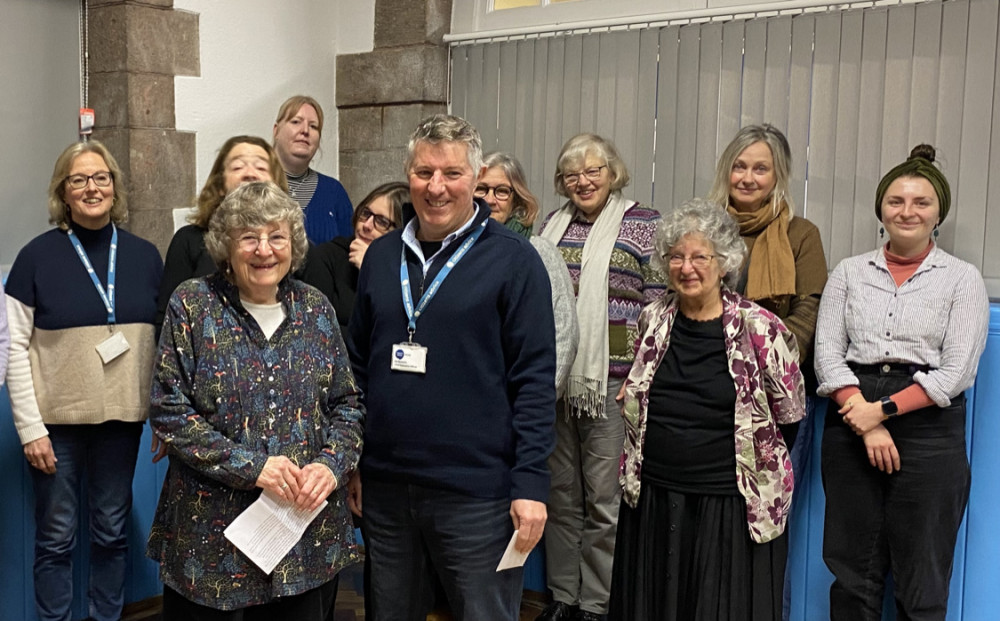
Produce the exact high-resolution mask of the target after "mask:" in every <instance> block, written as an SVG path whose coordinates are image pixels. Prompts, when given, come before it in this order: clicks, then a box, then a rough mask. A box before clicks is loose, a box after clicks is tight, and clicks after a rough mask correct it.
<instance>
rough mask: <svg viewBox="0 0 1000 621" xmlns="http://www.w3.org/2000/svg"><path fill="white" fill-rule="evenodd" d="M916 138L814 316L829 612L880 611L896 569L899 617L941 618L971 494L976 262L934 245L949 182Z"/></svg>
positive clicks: (875, 614) (983, 305)
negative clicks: (822, 413)
mask: <svg viewBox="0 0 1000 621" xmlns="http://www.w3.org/2000/svg"><path fill="white" fill-rule="evenodd" d="M934 156H935V150H934V147H932V146H929V145H918V146H917V147H915V148H914V149H913V151H912V152H911V153H910V157H909V159H907V160H906V161H905V162H903V163H902V164H900V165H898V166H896V167H895V168H893V169H892V170H890V171H889V172H888V173H887V174H886V175H885V177H883V178H882V181H881V182H880V183H879V185H878V189H877V191H876V196H875V215H876V216H877V217H878V219H879V221H880V222H881V231H880V235H883V236H885V235H887V236H888V242H887V243H886V244H885V245H884V246H883V247H881V248H879V249H877V250H875V251H873V252H868V253H865V254H862V255H859V256H856V257H851V258H849V259H845V260H844V261H841V262H840V264H839V265H837V267H836V269H834V271H833V273H832V274H831V275H830V279H829V281H828V282H827V285H826V288H825V289H824V290H823V297H822V301H821V302H820V308H819V319H818V321H817V324H816V375H817V377H818V379H819V381H820V386H819V390H818V393H819V394H820V395H829V396H830V399H831V400H830V407H829V410H828V412H827V417H826V429H825V431H824V435H823V455H822V468H823V483H824V488H825V491H826V522H825V527H824V543H823V559H824V560H825V561H826V564H827V567H829V568H830V571H831V572H833V575H834V578H835V581H834V583H833V586H832V587H831V588H830V619H831V621H840V620H847V619H850V620H854V619H878V618H881V613H882V597H883V590H884V582H885V575H886V573H888V572H889V571H890V570H891V571H892V577H893V582H894V583H895V602H896V608H897V617H898V618H900V619H928V620H930V619H940V620H942V621H943V619H944V618H945V614H946V612H947V608H948V583H949V580H950V577H951V569H952V558H953V556H954V552H955V540H956V537H957V535H958V528H959V525H960V524H961V521H962V514H963V513H964V511H965V506H966V503H967V502H968V498H969V480H970V478H969V462H968V459H967V457H966V451H965V395H964V392H965V390H966V389H967V388H969V387H970V386H971V385H972V383H973V380H974V379H975V376H976V367H977V365H978V363H979V356H980V354H981V353H982V351H983V347H984V345H985V342H986V329H987V323H988V320H989V300H988V299H987V295H986V286H985V285H984V283H983V279H982V276H981V275H980V274H979V272H978V271H977V270H976V268H975V267H973V266H972V265H970V264H969V263H966V262H965V261H961V260H959V259H957V258H955V257H953V256H951V255H950V254H948V253H947V252H945V251H944V250H942V249H941V248H940V247H938V245H937V243H936V242H935V241H934V238H935V232H936V231H937V227H938V225H939V224H941V222H943V221H944V219H945V217H946V216H947V215H948V210H949V208H950V207H951V190H950V188H949V187H948V180H947V179H945V177H944V175H943V174H942V173H941V171H940V170H939V169H938V168H937V166H935V165H934Z"/></svg>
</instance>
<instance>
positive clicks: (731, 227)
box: [653, 198, 747, 287]
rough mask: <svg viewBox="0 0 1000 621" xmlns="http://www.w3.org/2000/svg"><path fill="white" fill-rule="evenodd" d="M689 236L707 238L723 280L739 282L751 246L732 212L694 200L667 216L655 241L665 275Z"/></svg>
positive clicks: (659, 228)
mask: <svg viewBox="0 0 1000 621" xmlns="http://www.w3.org/2000/svg"><path fill="white" fill-rule="evenodd" d="M686 235H694V236H697V237H701V238H704V239H705V241H707V242H708V243H710V244H711V245H712V252H714V253H715V258H716V259H717V260H718V262H719V269H720V270H722V273H723V280H724V281H725V283H726V284H727V285H729V287H734V286H735V285H736V283H737V282H739V278H740V266H742V265H743V259H744V258H745V257H746V254H747V246H746V244H745V243H744V242H743V238H742V237H740V225H739V224H737V223H736V220H734V219H733V217H732V216H730V215H729V212H727V211H726V210H725V209H724V208H723V207H722V206H721V205H719V204H718V203H716V202H714V201H711V200H708V199H705V198H693V199H691V200H689V201H687V202H686V203H684V204H682V205H681V206H680V207H678V208H677V209H675V210H673V211H672V212H670V213H668V214H667V215H665V216H664V217H663V220H661V221H660V225H659V226H658V227H657V229H656V237H655V238H654V239H653V247H654V248H656V257H658V259H659V261H660V262H661V266H660V267H661V268H662V269H663V270H664V271H665V272H666V267H667V265H666V260H667V258H668V257H669V256H670V253H671V251H672V250H673V248H674V246H676V245H677V244H678V243H680V241H681V239H682V238H684V236H686Z"/></svg>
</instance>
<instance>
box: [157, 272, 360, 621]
mask: <svg viewBox="0 0 1000 621" xmlns="http://www.w3.org/2000/svg"><path fill="white" fill-rule="evenodd" d="M278 300H279V301H280V302H281V303H282V305H283V306H284V308H285V311H286V313H287V316H286V317H285V320H284V321H283V322H282V323H281V325H280V326H279V327H278V329H277V331H275V333H274V334H273V335H271V338H270V339H268V338H265V336H264V333H263V332H262V331H261V329H260V327H259V326H258V325H257V322H256V321H255V320H254V318H253V317H252V316H251V315H250V314H249V312H247V310H246V309H245V308H244V307H243V305H242V304H241V303H240V301H239V293H238V292H237V290H236V287H235V286H233V285H232V284H231V283H229V282H228V281H227V280H226V279H225V278H224V277H222V276H221V275H219V274H213V275H211V276H208V277H206V278H199V279H196V280H189V281H187V282H185V283H183V284H181V285H180V286H179V287H178V288H177V290H176V291H175V292H174V294H173V296H172V297H171V298H170V303H169V305H168V307H167V314H166V319H165V321H164V326H163V334H162V336H161V338H160V351H159V356H158V359H157V361H156V362H157V364H156V369H155V371H154V375H153V387H152V394H151V401H152V408H151V414H150V421H151V424H152V426H153V430H154V432H155V433H156V434H157V436H159V438H160V439H161V440H162V441H163V442H165V443H166V445H167V454H168V455H169V457H170V467H169V469H168V471H167V476H166V479H165V480H164V482H163V490H162V491H161V493H160V502H159V505H158V506H157V508H156V514H155V516H154V518H153V526H152V530H151V532H150V535H149V543H148V546H147V548H146V554H147V555H148V556H149V557H150V558H152V559H153V560H155V561H157V562H158V563H159V564H160V579H161V580H162V581H163V583H164V584H166V585H167V586H169V587H170V588H172V589H174V590H175V591H177V592H178V593H180V594H181V595H183V596H184V597H186V598H187V599H189V600H191V601H193V602H196V603H198V604H202V605H204V606H208V607H211V608H215V609H220V610H233V609H237V608H245V607H247V606H252V605H257V604H263V603H267V602H269V601H271V600H273V599H274V598H275V597H279V596H285V595H297V594H300V593H304V592H305V591H308V590H310V589H313V588H316V587H318V586H320V585H322V584H324V583H326V582H328V581H330V580H332V579H333V578H334V576H335V575H336V574H337V572H338V571H339V570H340V569H341V568H342V567H344V566H346V565H348V564H350V563H353V562H356V561H357V554H356V552H355V549H354V526H353V524H352V522H351V516H350V512H349V511H348V509H347V506H346V491H345V490H346V487H347V485H346V483H347V479H348V475H349V474H350V472H351V471H352V470H354V468H355V467H356V465H357V461H358V456H359V454H360V449H361V431H362V429H361V422H362V417H363V410H362V409H361V406H360V405H359V403H358V398H359V391H358V388H357V385H356V384H355V382H354V375H353V373H352V372H351V365H350V362H349V359H348V355H347V350H346V348H345V347H344V342H343V340H342V339H341V335H340V328H339V326H338V325H337V321H336V319H335V318H334V312H333V309H332V307H331V306H330V303H329V302H328V301H327V300H326V298H325V297H324V296H323V294H321V293H320V292H319V291H317V290H315V289H313V288H312V287H310V286H308V285H305V284H303V283H301V282H298V281H296V280H292V279H290V278H286V279H285V280H284V281H283V282H282V283H281V285H280V286H279V290H278ZM272 455H284V456H286V457H288V458H289V459H291V460H292V461H293V462H295V463H296V464H297V465H299V466H300V467H302V466H305V465H307V464H310V463H320V464H323V465H325V466H327V467H328V468H330V470H331V471H332V472H333V474H334V476H335V477H336V478H337V481H338V488H337V489H336V490H335V491H334V492H333V493H332V494H331V495H330V496H329V497H328V498H327V501H328V502H329V504H328V505H327V506H326V508H324V509H323V510H322V511H321V512H320V514H319V515H318V516H317V517H316V519H315V520H314V521H313V522H312V524H310V525H309V527H308V528H307V529H306V532H305V534H304V535H303V536H302V539H300V540H299V542H298V543H297V544H296V545H295V547H293V548H292V550H291V551H290V552H289V553H288V555H287V556H285V558H284V559H282V560H281V562H280V563H278V565H277V567H275V569H274V571H273V572H272V573H271V574H270V575H266V574H264V572H262V571H261V570H260V569H258V568H257V566H256V565H254V564H253V562H251V561H250V560H249V559H248V558H247V557H246V556H244V555H243V553H241V552H240V551H238V550H237V549H236V548H235V547H234V546H233V545H232V543H230V542H229V540H227V539H226V538H225V536H224V535H223V531H224V530H225V528H226V527H227V526H229V524H230V523H232V521H233V519H234V518H236V516H238V515H239V514H240V513H242V512H243V510H244V509H246V508H247V507H248V506H250V504H251V503H253V502H254V501H255V500H257V498H258V497H259V496H260V493H261V490H260V489H259V488H256V487H255V483H256V481H257V478H258V477H259V476H260V472H261V470H262V469H263V467H264V462H265V461H266V460H267V458H268V457H269V456H272Z"/></svg>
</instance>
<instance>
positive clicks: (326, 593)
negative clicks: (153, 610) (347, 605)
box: [163, 576, 340, 621]
mask: <svg viewBox="0 0 1000 621" xmlns="http://www.w3.org/2000/svg"><path fill="white" fill-rule="evenodd" d="M339 578H340V576H336V577H335V578H334V579H333V580H331V581H329V582H327V583H326V584H322V585H320V586H318V587H316V588H315V589H310V590H308V591H306V592H305V593H300V594H298V595H289V596H287V597H279V598H278V599H276V600H274V601H271V602H268V603H266V604H260V605H258V606H249V607H247V608H240V609H238V610H216V609H215V608H209V607H208V606H202V605H201V604H196V603H194V602H192V601H191V600H189V599H187V598H186V597H184V596H183V595H181V594H180V593H178V592H177V591H175V590H173V589H171V588H170V587H168V586H164V587H163V621H286V620H287V621H326V620H327V619H332V618H333V608H334V604H335V603H336V599H337V585H338V583H339V582H340V580H339Z"/></svg>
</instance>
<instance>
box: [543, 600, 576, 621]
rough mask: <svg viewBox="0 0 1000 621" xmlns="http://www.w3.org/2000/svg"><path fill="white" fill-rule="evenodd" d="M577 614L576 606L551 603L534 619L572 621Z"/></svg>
mask: <svg viewBox="0 0 1000 621" xmlns="http://www.w3.org/2000/svg"><path fill="white" fill-rule="evenodd" d="M579 613H580V611H579V609H578V608H577V607H576V606H570V605H569V604H566V603H563V602H552V603H551V604H549V605H548V606H546V607H545V610H543V611H542V614H540V615H538V616H537V617H535V621H574V619H576V618H577V616H576V615H578V614H579Z"/></svg>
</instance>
